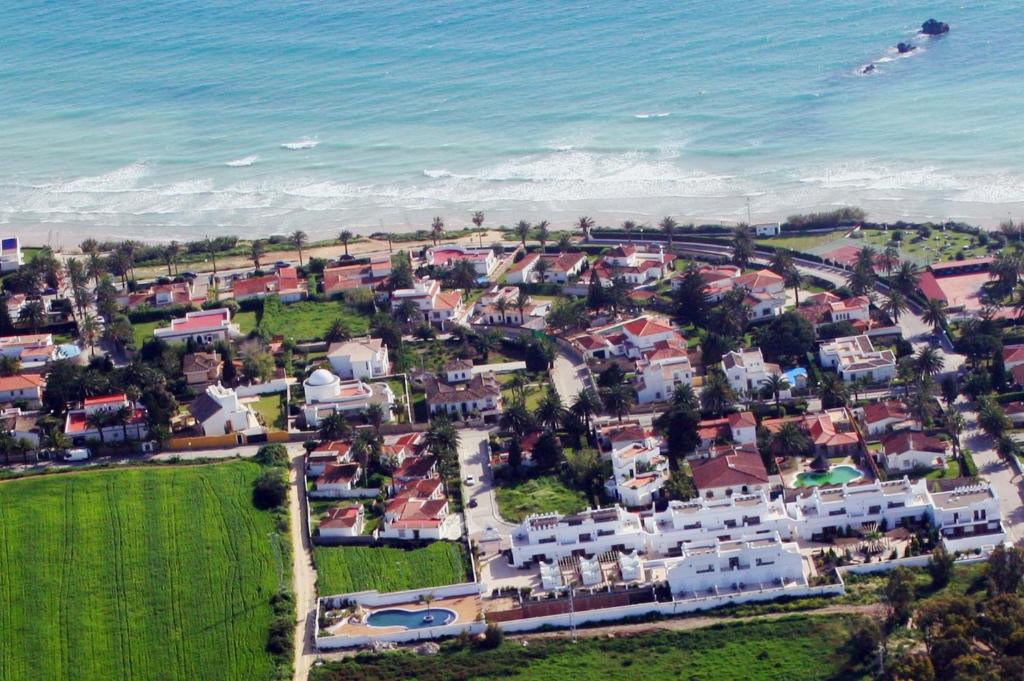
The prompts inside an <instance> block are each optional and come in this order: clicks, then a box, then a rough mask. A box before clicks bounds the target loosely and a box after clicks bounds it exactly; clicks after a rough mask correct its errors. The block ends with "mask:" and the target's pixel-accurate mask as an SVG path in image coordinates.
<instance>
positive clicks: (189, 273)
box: [181, 270, 199, 279]
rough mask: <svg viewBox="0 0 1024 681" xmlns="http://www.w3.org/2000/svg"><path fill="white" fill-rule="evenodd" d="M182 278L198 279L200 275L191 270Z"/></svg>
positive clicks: (184, 273) (183, 274)
mask: <svg viewBox="0 0 1024 681" xmlns="http://www.w3.org/2000/svg"><path fill="white" fill-rule="evenodd" d="M181 276H183V277H185V278H186V279H196V278H197V277H198V276H199V275H198V274H196V273H195V272H193V271H191V270H187V271H185V272H182V273H181Z"/></svg>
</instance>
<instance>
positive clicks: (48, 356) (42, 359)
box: [0, 333, 57, 369]
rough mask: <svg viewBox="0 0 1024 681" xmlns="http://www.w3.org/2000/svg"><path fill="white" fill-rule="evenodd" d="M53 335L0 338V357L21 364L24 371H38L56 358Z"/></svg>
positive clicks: (37, 334) (39, 334)
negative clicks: (11, 359)
mask: <svg viewBox="0 0 1024 681" xmlns="http://www.w3.org/2000/svg"><path fill="white" fill-rule="evenodd" d="M56 352H57V348H56V347H55V346H54V344H53V335H52V334H49V333H36V334H25V335H21V336H4V337H2V338H0V355H3V356H4V357H11V358H13V359H17V360H19V361H20V362H21V368H22V369H38V368H40V367H43V366H45V365H46V363H47V362H49V361H51V360H52V359H53V358H54V357H55V356H56Z"/></svg>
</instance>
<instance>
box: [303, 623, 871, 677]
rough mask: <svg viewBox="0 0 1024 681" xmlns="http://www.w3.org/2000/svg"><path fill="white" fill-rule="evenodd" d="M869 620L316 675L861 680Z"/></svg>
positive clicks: (563, 642) (438, 658) (503, 648)
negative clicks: (864, 625) (863, 629)
mask: <svg viewBox="0 0 1024 681" xmlns="http://www.w3.org/2000/svg"><path fill="white" fill-rule="evenodd" d="M860 622H861V619H860V618H856V617H848V616H835V617H829V618H825V617H807V616H794V617H787V618H785V619H780V620H774V621H753V622H746V623H740V624H729V625H716V626H712V627H708V628H705V629H696V630H693V631H685V632H682V631H659V632H655V633H648V634H640V635H636V636H622V637H618V638H613V639H608V638H581V639H580V640H579V641H571V640H570V639H569V638H568V637H565V638H559V639H549V640H535V641H531V642H530V645H529V646H526V647H523V646H522V645H520V644H518V643H517V642H506V643H503V644H501V645H500V646H498V647H497V648H495V649H493V650H483V649H480V648H470V647H469V646H468V645H466V644H465V643H464V642H462V641H458V640H456V641H453V642H450V643H448V644H446V645H445V646H444V649H443V651H442V652H441V654H439V655H435V656H422V655H413V654H410V653H394V654H388V655H357V656H356V657H354V658H350V659H348V660H345V661H343V662H334V663H329V664H327V665H324V666H323V667H319V668H315V669H314V670H313V673H312V675H311V676H310V678H311V679H313V681H341V680H342V679H344V680H345V681H370V680H372V681H392V680H397V679H413V678H414V679H420V680H421V681H434V680H440V679H446V680H448V679H455V680H461V679H519V680H521V681H534V680H536V681H540V680H541V679H544V680H547V679H561V680H564V681H573V680H575V679H580V680H586V681H590V680H591V679H598V678H601V679H628V678H642V679H650V680H654V681H658V680H661V679H665V680H666V681H667V680H669V679H672V680H673V681H674V680H675V679H692V680H694V681H711V680H712V679H713V680H715V681H729V680H730V679H736V680H743V681H747V680H756V679H791V680H797V681H800V680H806V681H812V680H817V679H838V678H860V677H862V676H863V675H864V671H865V670H864V669H863V668H862V666H861V664H862V663H861V662H860V660H859V659H857V658H858V657H859V655H857V654H856V652H855V650H854V646H851V645H849V641H850V639H851V637H852V636H853V632H854V630H855V629H856V628H857V627H858V626H859V624H860Z"/></svg>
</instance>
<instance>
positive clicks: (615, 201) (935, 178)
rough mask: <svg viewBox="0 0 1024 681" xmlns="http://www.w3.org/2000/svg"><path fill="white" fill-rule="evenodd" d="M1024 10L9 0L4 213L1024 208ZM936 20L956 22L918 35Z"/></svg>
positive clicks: (55, 221)
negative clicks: (903, 44)
mask: <svg viewBox="0 0 1024 681" xmlns="http://www.w3.org/2000/svg"><path fill="white" fill-rule="evenodd" d="M1020 7H1021V6H1020V3H1019V2H1014V1H1011V0H978V1H976V2H969V3H936V2H921V1H920V0H803V1H801V2H792V0H763V1H762V2H756V3H752V2H746V1H741V0H719V1H718V2H707V1H706V0H638V1H637V2H634V3H623V2H621V1H620V0H587V1H586V2H583V1H581V0H566V1H564V2H537V1H536V0H534V1H532V2H528V1H526V0H507V1H505V2H497V3H496V2H491V1H490V0H458V1H456V0H438V1H437V2H413V1H412V0H372V1H370V0H351V1H348V0H347V1H346V2H308V1H305V0H245V1H242V0H208V1H205V2H194V1H192V0H162V1H161V2H150V1H146V0H117V1H114V2H62V3H54V2H52V0H21V1H19V2H13V1H12V0H0V10H2V16H3V18H4V20H3V21H0V64H3V70H2V74H0V81H2V83H3V101H2V103H0V149H2V150H3V154H2V155H0V224H2V225H7V226H8V229H10V230H14V231H19V230H20V231H21V232H22V233H24V234H26V235H28V234H34V235H36V236H38V235H40V234H45V233H46V231H45V230H53V231H54V232H55V233H59V234H60V235H61V238H63V239H64V240H65V241H67V242H70V243H77V241H79V240H80V239H81V237H82V235H83V233H84V232H86V231H91V232H92V233H94V234H96V235H99V236H103V237H128V236H131V237H138V238H153V239H168V238H178V239H183V238H188V237H202V236H203V235H206V234H210V235H215V234H217V233H228V232H234V233H237V234H245V235H258V234H270V233H286V232H289V231H291V230H293V229H298V228H302V229H306V230H307V231H308V232H309V233H310V234H311V235H312V236H317V235H320V236H323V235H324V234H328V233H329V234H332V235H333V234H334V233H336V232H337V230H338V227H339V225H341V224H344V225H345V226H348V227H351V228H353V229H355V230H357V231H363V232H365V231H370V230H374V229H379V227H380V226H381V225H383V226H384V227H385V228H390V229H402V228H406V227H409V226H414V227H427V226H429V224H430V218H431V217H432V216H433V215H435V214H438V215H442V216H444V217H445V218H447V220H448V223H449V225H464V224H465V223H466V222H467V220H468V219H469V212H470V211H472V210H478V209H480V210H484V211H485V212H486V214H487V224H492V225H493V224H502V223H504V224H514V223H515V221H517V220H518V219H520V218H526V219H538V218H540V217H544V218H547V219H549V220H551V221H552V223H553V224H554V225H555V226H561V225H565V224H568V223H569V222H570V221H572V220H573V219H574V218H575V217H577V216H578V215H580V214H582V213H585V212H589V213H590V214H591V215H594V216H596V217H597V218H598V220H599V221H603V222H612V221H615V220H617V219H621V218H623V217H630V218H633V219H637V220H639V221H642V222H644V221H657V220H658V219H659V218H660V217H661V216H662V215H664V214H674V215H675V216H676V217H677V218H679V219H680V220H681V221H684V222H685V221H688V220H690V219H693V220H699V219H702V218H709V219H712V218H713V219H745V217H746V199H747V198H748V197H749V199H750V207H751V211H752V213H753V218H754V219H755V220H759V219H770V218H779V217H785V216H786V215H788V214H790V213H793V212H798V211H803V210H808V209H824V208H828V207H830V206H832V205H835V204H859V205H862V206H864V207H865V208H866V209H867V210H868V211H869V213H871V214H872V215H873V216H874V217H878V218H880V219H882V218H897V217H903V216H907V217H932V218H945V217H949V216H952V217H959V218H963V219H968V220H979V221H983V222H987V223H988V224H993V223H995V222H998V221H999V220H1001V219H1004V218H1006V217H1007V214H1008V213H1012V215H1013V217H1014V218H1019V217H1022V216H1024V154H1020V153H1019V147H1020V142H1021V141H1022V140H1024V116H1020V115H1019V112H1020V111H1021V110H1022V109H1024V88H1021V87H1019V85H1020V75H1021V74H1022V73H1024V50H1021V49H1019V47H1018V42H1019V38H1020ZM933 15H934V16H935V17H936V18H938V19H940V20H943V21H946V22H948V23H949V24H950V25H951V27H952V30H951V32H950V33H949V34H948V35H946V36H943V37H941V38H937V39H928V38H924V37H920V36H917V35H916V32H917V29H918V27H919V26H920V24H921V22H922V21H924V20H925V19H927V18H929V17H930V16H933ZM900 41H910V42H912V43H913V44H915V45H917V46H918V49H917V50H915V51H913V52H911V53H910V54H909V55H902V56H901V55H899V54H897V52H896V50H895V45H896V44H897V43H898V42H900ZM867 64H874V65H875V67H876V68H875V71H874V72H873V73H871V74H869V75H863V74H861V73H860V71H861V69H862V68H863V67H864V66H865V65H867ZM41 227H44V231H40V228H41Z"/></svg>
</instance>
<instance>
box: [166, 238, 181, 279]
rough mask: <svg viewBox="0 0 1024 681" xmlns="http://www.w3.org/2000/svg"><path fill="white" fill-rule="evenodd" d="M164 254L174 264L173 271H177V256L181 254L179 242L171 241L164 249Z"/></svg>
mask: <svg viewBox="0 0 1024 681" xmlns="http://www.w3.org/2000/svg"><path fill="white" fill-rule="evenodd" d="M164 256H165V257H166V258H167V259H168V260H169V261H170V262H171V264H173V265H174V273H175V274H177V273H178V258H179V257H180V256H181V244H179V243H178V242H177V241H172V242H171V243H169V244H167V247H166V248H165V249H164Z"/></svg>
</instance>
